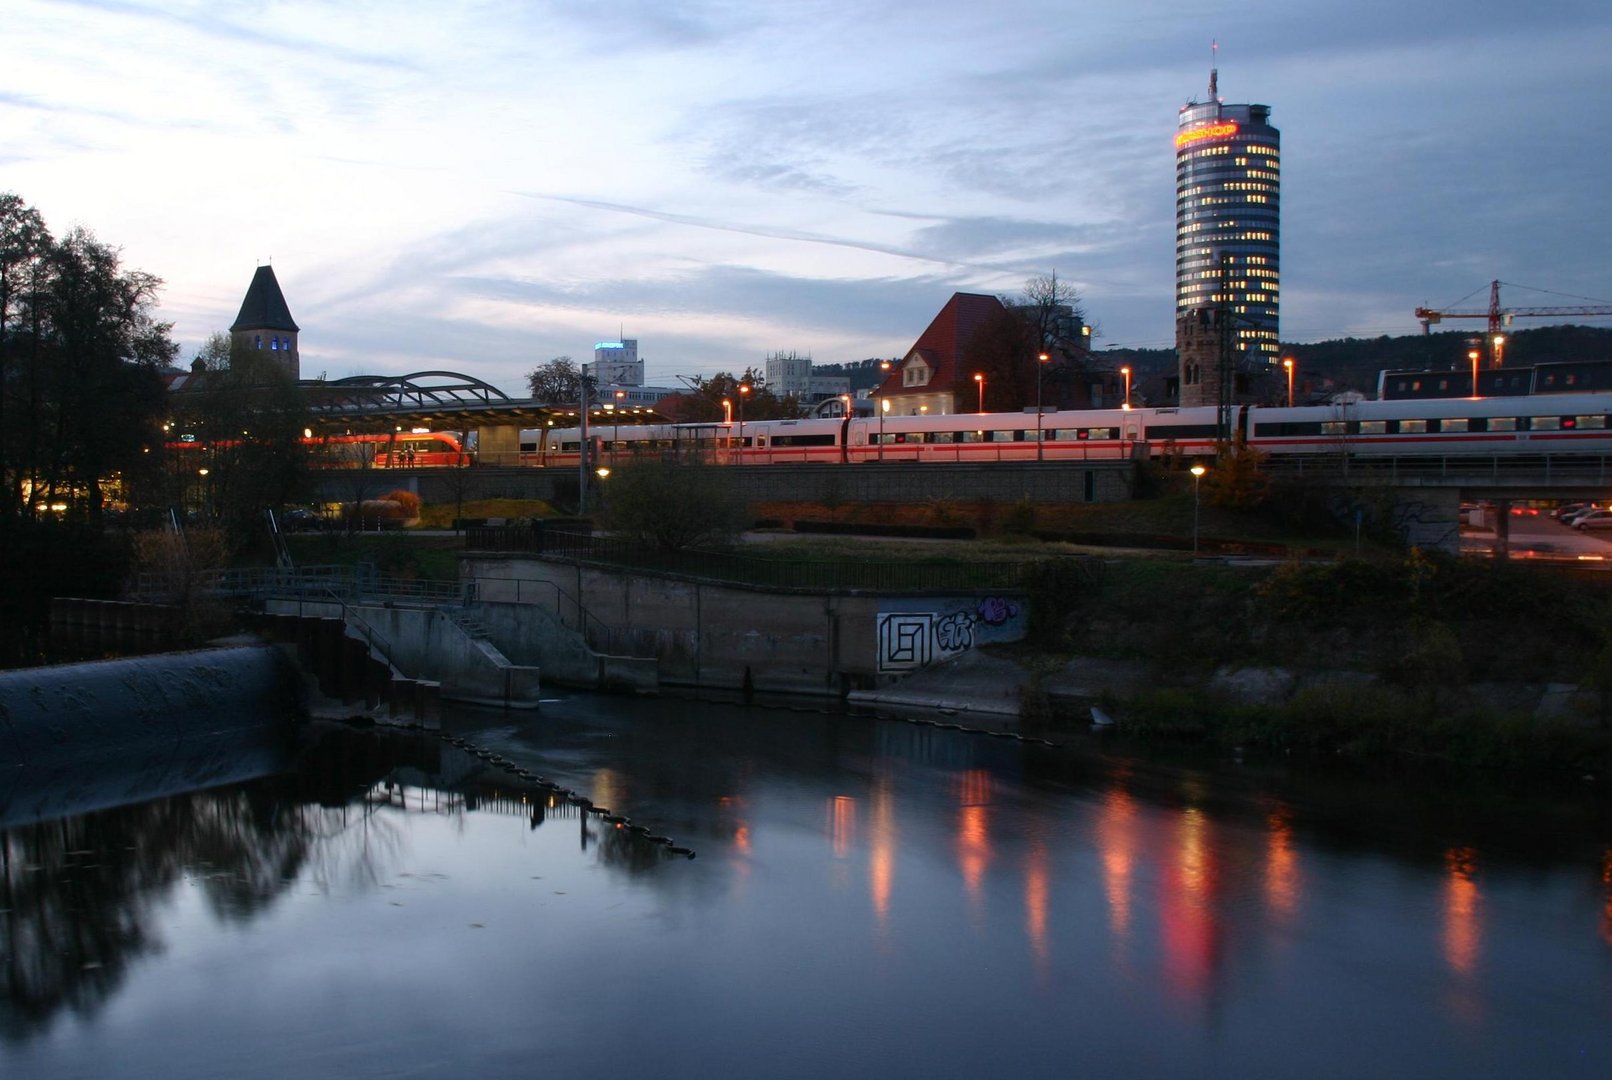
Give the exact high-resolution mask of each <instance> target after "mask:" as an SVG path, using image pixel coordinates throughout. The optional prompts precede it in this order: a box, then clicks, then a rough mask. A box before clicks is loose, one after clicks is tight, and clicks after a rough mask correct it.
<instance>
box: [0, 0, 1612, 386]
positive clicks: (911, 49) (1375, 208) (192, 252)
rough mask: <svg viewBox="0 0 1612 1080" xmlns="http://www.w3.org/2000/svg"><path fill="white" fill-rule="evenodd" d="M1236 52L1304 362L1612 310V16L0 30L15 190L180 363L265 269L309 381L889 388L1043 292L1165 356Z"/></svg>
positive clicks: (660, 11) (464, 20)
mask: <svg viewBox="0 0 1612 1080" xmlns="http://www.w3.org/2000/svg"><path fill="white" fill-rule="evenodd" d="M1211 40H1218V41H1219V43H1220V48H1219V71H1220V92H1221V96H1222V97H1223V98H1224V99H1225V100H1226V101H1228V102H1238V103H1241V102H1256V103H1263V104H1268V105H1270V106H1271V109H1272V113H1271V122H1272V123H1273V124H1274V125H1276V126H1277V127H1278V128H1279V129H1280V130H1281V132H1282V169H1283V176H1282V339H1283V340H1284V341H1291V342H1305V341H1316V340H1323V339H1327V338H1336V337H1343V336H1348V335H1355V336H1375V335H1378V334H1409V333H1415V332H1418V330H1419V327H1418V324H1417V322H1416V320H1415V318H1414V316H1413V314H1412V313H1413V310H1414V309H1415V308H1416V307H1417V306H1418V305H1423V304H1427V305H1433V306H1444V307H1452V306H1456V307H1460V308H1462V309H1481V308H1483V307H1485V306H1486V304H1487V302H1488V283H1489V281H1490V280H1491V279H1494V278H1498V279H1500V280H1502V281H1504V282H1506V283H1508V284H1507V286H1506V287H1505V288H1504V291H1503V296H1502V299H1503V301H1504V302H1505V303H1506V304H1507V305H1512V306H1523V305H1568V304H1575V303H1579V302H1585V301H1581V300H1580V298H1589V300H1591V301H1597V300H1598V301H1599V302H1601V303H1612V259H1609V258H1608V252H1609V250H1612V208H1609V206H1608V195H1607V191H1608V183H1609V179H1612V160H1609V158H1612V153H1609V149H1608V140H1609V132H1612V125H1609V124H1608V120H1607V110H1608V107H1609V106H1612V61H1609V59H1608V57H1612V5H1608V4H1606V3H1605V2H1604V0H1601V2H1591V0H1583V2H1579V0H1543V2H1541V3H1536V4H1519V3H1516V2H1515V0H1510V2H1506V3H1500V2H1497V0H1463V2H1460V3H1456V2H1453V0H1431V2H1411V3H1406V2H1403V0H1398V2H1388V0H1350V2H1347V3H1342V2H1340V3H1305V2H1302V0H1299V2H1295V0H1285V2H1277V0H1244V2H1241V3H1237V4H1223V5H1221V4H1198V5H1187V4H1182V3H1179V2H1175V3H1164V2H1159V0H1132V2H1129V3H1125V4H1103V5H1098V4H1072V3H1067V2H1066V3H1055V2H1049V0H999V2H996V3H990V4H982V3H977V2H967V3H963V2H953V0H931V2H926V3H905V2H891V0H868V2H861V3H850V2H846V0H794V2H782V3H774V4H754V3H744V4H740V3H732V2H727V0H721V2H706V0H682V2H675V0H674V2H672V3H666V2H664V0H661V2H655V3H650V2H646V0H618V2H614V3H610V2H600V3H582V2H576V0H561V2H548V3H537V2H533V3H477V4H471V3H465V4H443V3H410V2H406V0H405V2H396V0H389V2H386V3H277V2H272V0H269V2H256V3H228V2H216V3H184V2H182V0H169V2H163V3H160V4H158V3H145V2H142V0H129V2H115V0H112V2H95V0H91V2H83V3H74V2H62V0H50V2H36V0H4V2H3V4H0V191H13V192H15V193H17V194H18V195H20V196H22V198H23V199H24V200H25V201H26V202H28V203H29V204H31V205H33V206H34V207H36V208H37V209H38V210H39V211H40V212H41V213H42V214H43V215H44V217H45V220H46V222H47V223H48V224H49V225H50V227H51V228H52V230H53V231H55V232H56V233H57V234H58V235H60V234H62V233H65V232H66V231H67V230H68V229H69V228H70V227H71V226H73V225H75V224H81V225H84V226H86V227H88V228H90V229H91V230H92V231H94V232H95V233H96V235H97V236H98V237H99V238H100V239H102V240H103V241H106V242H108V243H111V244H113V245H116V246H118V247H121V248H122V250H123V257H124V263H125V266H126V267H128V268H132V269H140V270H144V271H148V272H150V273H153V274H156V275H158V276H159V277H161V278H163V279H164V280H165V282H166V285H165V287H164V289H163V292H162V297H161V317H162V318H164V319H167V320H171V321H172V322H173V323H174V336H175V338H176V339H177V340H178V341H179V343H180V345H181V348H182V350H183V351H182V354H181V359H182V360H183V361H185V362H188V361H189V359H190V357H192V356H193V355H194V354H195V351H196V349H197V347H198V346H199V345H200V343H201V342H202V340H203V339H204V338H206V336H207V335H208V334H209V333H212V332H213V331H217V330H223V329H226V328H227V327H228V326H229V324H230V322H232V321H233V320H234V318H235V314H236V311H237V309H238V308H239V306H240V302H241V298H242V296H243V295H244V293H245V291H246V287H247V285H248V284H249V283H250V281H251V279H252V273H253V270H254V268H255V267H256V266H257V265H258V264H259V263H260V262H272V265H273V266H274V270H275V274H276V276H277V277H278V278H279V281H280V284H281V286H282V288H283V289H284V291H285V294H286V299H287V301H288V303H289V305H290V308H291V312H292V314H293V316H294V317H295V318H296V320H297V322H298V323H299V324H300V326H301V328H302V334H301V346H302V369H303V375H304V377H316V376H318V375H320V374H321V373H324V374H327V375H328V376H329V377H330V378H340V377H343V376H347V375H354V374H361V373H363V374H404V373H408V372H416V371H425V370H436V369H448V370H453V371H460V372H464V373H466V374H470V375H474V376H477V377H480V378H483V379H485V380H487V381H488V382H491V383H492V384H494V385H495V386H498V387H499V388H501V389H503V390H505V391H506V392H509V393H511V394H513V395H516V396H524V393H525V389H524V376H525V374H526V373H527V372H528V371H530V370H531V369H532V368H533V367H535V366H537V365H538V364H541V363H543V362H545V361H547V360H549V359H550V358H552V357H555V356H558V355H562V354H568V355H570V356H572V357H574V358H576V359H577V360H579V361H581V360H589V359H591V354H592V348H593V344H594V342H596V341H600V340H605V339H609V338H614V337H616V336H617V335H618V334H620V335H624V336H627V337H633V338H637V339H638V341H639V350H640V354H641V355H642V356H643V357H644V358H645V359H646V360H647V366H648V379H649V382H651V383H652V384H655V385H677V376H679V375H708V374H711V373H713V372H715V371H719V370H722V371H735V372H737V371H742V370H743V369H744V368H745V367H746V366H755V367H758V368H759V367H760V366H761V365H762V364H763V362H764V361H765V358H766V356H767V355H768V354H769V353H773V352H780V351H796V352H801V353H809V354H811V356H812V357H813V359H814V360H816V361H817V362H818V363H833V362H840V361H855V360H860V359H863V358H867V357H891V356H896V355H899V354H901V353H902V352H904V351H905V350H906V349H907V347H908V346H909V345H911V344H912V341H913V339H915V338H916V337H917V336H918V334H919V333H920V332H921V331H922V330H923V329H924V327H925V326H926V325H927V324H928V322H929V320H930V319H931V318H932V317H933V316H934V314H935V313H936V312H937V311H938V310H939V309H940V307H941V306H942V305H943V304H944V303H945V302H946V300H947V298H948V297H949V296H950V295H951V294H952V293H953V292H957V291H968V292H988V293H996V294H999V295H1011V294H1015V293H1017V292H1018V291H1019V290H1020V288H1021V287H1022V285H1023V283H1024V281H1025V280H1026V279H1027V278H1029V277H1031V276H1033V275H1041V274H1048V273H1054V272H1056V273H1057V275H1058V276H1059V277H1060V278H1062V279H1065V280H1067V281H1069V282H1070V283H1072V284H1073V285H1074V286H1075V287H1076V288H1077V289H1078V290H1079V292H1080V294H1081V296H1082V298H1083V300H1084V306H1085V309H1086V312H1087V315H1088V317H1089V318H1090V319H1091V320H1092V321H1093V322H1094V323H1095V324H1096V326H1097V329H1098V334H1099V336H1098V337H1097V339H1096V347H1097V348H1098V349H1099V350H1101V349H1103V348H1106V347H1110V346H1117V345H1127V346H1143V347H1150V348H1167V347H1169V346H1171V345H1172V344H1173V336H1174V331H1173V318H1174V214H1175V188H1174V182H1175V170H1174V147H1173V143H1172V139H1173V136H1174V129H1175V118H1176V111H1177V109H1178V108H1179V107H1180V106H1181V105H1182V104H1184V103H1186V102H1187V101H1188V100H1189V99H1192V98H1194V97H1196V98H1197V99H1199V100H1203V99H1204V98H1205V97H1206V91H1207V84H1208V76H1209V67H1210V56H1211V54H1210V42H1211ZM1547 321H1551V320H1539V319H1525V320H1519V322H1518V324H1517V325H1518V327H1519V328H1522V327H1527V326H1535V325H1543V324H1544V323H1545V322H1547ZM1555 321H1573V322H1581V323H1589V324H1591V325H1600V326H1605V325H1609V320H1608V319H1606V318H1599V319H1588V318H1579V319H1572V320H1555ZM1452 325H1454V326H1458V327H1461V328H1469V327H1470V328H1475V327H1480V326H1481V323H1476V322H1470V321H1468V322H1463V323H1458V324H1452Z"/></svg>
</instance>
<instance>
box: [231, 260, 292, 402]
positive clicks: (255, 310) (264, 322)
mask: <svg viewBox="0 0 1612 1080" xmlns="http://www.w3.org/2000/svg"><path fill="white" fill-rule="evenodd" d="M229 336H230V351H231V352H232V353H233V354H234V355H236V356H241V355H245V354H252V355H255V356H266V357H267V358H268V359H271V360H273V361H275V362H276V363H278V364H279V365H280V366H281V367H283V368H284V369H285V370H286V371H288V372H290V374H291V377H292V378H293V379H300V378H301V377H302V362H301V358H300V356H299V355H298V353H297V324H296V322H295V321H294V320H293V319H292V318H291V309H290V308H289V307H287V306H286V302H285V294H284V293H282V292H281V291H280V283H279V281H277V280H276V279H275V277H274V267H272V266H260V267H258V268H257V272H256V273H255V274H253V275H252V284H251V285H250V286H249V287H248V288H247V290H246V299H245V300H243V301H241V313H240V314H239V315H237V316H235V322H234V323H233V324H232V325H231V326H230V328H229Z"/></svg>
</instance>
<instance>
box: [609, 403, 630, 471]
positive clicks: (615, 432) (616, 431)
mask: <svg viewBox="0 0 1612 1080" xmlns="http://www.w3.org/2000/svg"><path fill="white" fill-rule="evenodd" d="M626 396H627V391H625V390H617V391H616V393H615V399H616V400H615V406H616V416H615V420H616V422H615V425H614V426H613V427H612V428H611V429H610V464H612V465H614V464H615V463H616V451H618V450H620V449H621V402H622V399H623V398H625V397H626Z"/></svg>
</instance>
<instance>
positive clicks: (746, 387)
mask: <svg viewBox="0 0 1612 1080" xmlns="http://www.w3.org/2000/svg"><path fill="white" fill-rule="evenodd" d="M749 392H750V387H749V385H748V384H746V383H740V384H739V461H740V462H741V463H742V462H743V461H744V396H745V395H746V394H748V393H749Z"/></svg>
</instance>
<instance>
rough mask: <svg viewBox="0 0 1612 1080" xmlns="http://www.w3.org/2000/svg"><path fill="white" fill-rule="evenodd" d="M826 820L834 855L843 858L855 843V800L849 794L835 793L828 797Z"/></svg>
mask: <svg viewBox="0 0 1612 1080" xmlns="http://www.w3.org/2000/svg"><path fill="white" fill-rule="evenodd" d="M828 822H829V836H830V838H831V839H832V841H833V844H834V857H835V858H836V859H843V858H845V856H846V855H847V854H848V853H849V852H850V850H851V846H852V845H853V844H855V843H856V800H855V799H853V798H851V797H850V796H849V795H836V796H834V797H833V798H832V799H830V800H829V804H828Z"/></svg>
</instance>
